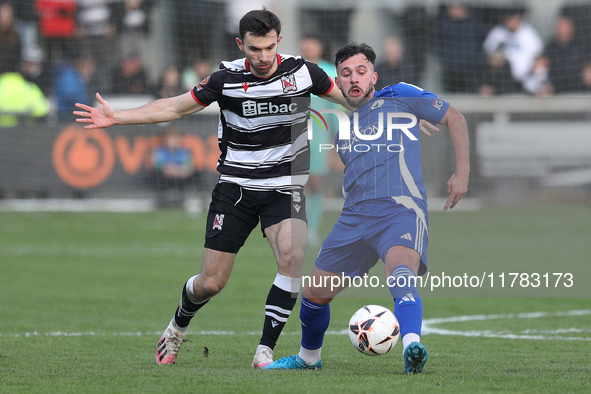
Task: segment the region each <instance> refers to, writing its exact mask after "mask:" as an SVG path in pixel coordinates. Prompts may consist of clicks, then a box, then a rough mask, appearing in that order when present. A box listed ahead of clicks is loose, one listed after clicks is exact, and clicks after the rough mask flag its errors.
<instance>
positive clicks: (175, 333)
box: [156, 184, 258, 364]
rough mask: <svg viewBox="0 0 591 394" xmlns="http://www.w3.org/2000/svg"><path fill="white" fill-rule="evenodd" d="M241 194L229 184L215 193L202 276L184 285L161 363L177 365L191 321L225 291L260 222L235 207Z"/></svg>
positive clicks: (161, 346) (161, 349)
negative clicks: (239, 252)
mask: <svg viewBox="0 0 591 394" xmlns="http://www.w3.org/2000/svg"><path fill="white" fill-rule="evenodd" d="M241 193H242V191H241V189H240V188H239V187H238V186H235V185H230V184H218V185H217V186H216V187H215V189H214V191H213V193H212V201H211V204H210V207H209V213H208V215H207V224H206V235H205V249H204V251H203V264H202V268H201V273H200V274H199V275H196V276H193V277H191V278H190V279H189V280H188V281H187V282H186V283H185V284H184V285H183V289H182V295H181V301H180V303H179V306H178V308H177V310H176V313H175V315H174V318H173V319H172V321H171V322H170V323H169V325H168V327H167V328H166V330H165V331H164V334H163V335H162V337H161V339H160V342H159V343H158V348H157V351H156V362H157V363H158V364H172V363H174V361H175V359H176V356H177V354H178V351H179V348H180V345H181V343H182V340H183V338H184V336H185V332H186V329H187V327H188V325H189V322H190V321H191V319H192V318H193V316H194V315H195V314H196V313H197V311H198V310H199V309H200V308H201V307H203V306H204V305H205V304H206V303H207V302H208V301H209V299H210V298H211V297H213V296H215V295H216V294H218V293H219V292H220V291H221V290H222V289H223V288H224V286H225V285H226V283H227V282H228V278H229V277H230V274H231V272H232V268H233V266H234V260H235V257H236V253H237V252H238V250H239V249H240V247H241V246H242V245H243V244H244V241H245V240H246V238H247V237H248V235H249V234H250V232H251V231H252V229H253V228H254V227H255V226H256V224H257V223H258V216H257V215H256V214H251V215H250V217H249V216H248V215H245V214H244V212H242V211H239V209H240V208H236V207H235V205H236V203H237V201H239V200H240V196H241Z"/></svg>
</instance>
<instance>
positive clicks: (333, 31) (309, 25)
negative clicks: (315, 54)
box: [299, 1, 355, 59]
mask: <svg viewBox="0 0 591 394" xmlns="http://www.w3.org/2000/svg"><path fill="white" fill-rule="evenodd" d="M354 7H355V4H352V3H350V2H343V3H341V4H339V6H338V7H326V6H325V5H323V4H322V2H320V1H318V2H316V3H314V2H306V3H303V4H302V7H301V8H300V25H299V26H300V29H301V30H302V31H301V33H303V34H304V35H307V34H313V35H316V36H318V37H322V40H323V42H324V43H325V51H326V54H327V57H328V58H329V59H332V58H334V54H335V53H336V52H337V51H338V50H339V49H340V48H341V47H342V46H343V45H345V44H347V43H348V42H349V41H350V38H349V33H350V31H351V18H352V16H353V12H354V11H355V8H354Z"/></svg>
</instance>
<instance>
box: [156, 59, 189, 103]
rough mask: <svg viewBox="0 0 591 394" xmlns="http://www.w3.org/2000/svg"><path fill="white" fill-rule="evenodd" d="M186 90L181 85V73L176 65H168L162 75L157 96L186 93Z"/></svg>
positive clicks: (163, 96) (165, 96)
mask: <svg viewBox="0 0 591 394" xmlns="http://www.w3.org/2000/svg"><path fill="white" fill-rule="evenodd" d="M185 92H186V90H185V89H183V87H182V86H181V75H180V73H179V69H178V68H177V67H176V66H168V68H166V70H164V73H163V74H162V77H161V78H160V83H159V84H158V87H157V88H156V96H157V97H158V98H167V97H174V96H178V95H180V94H183V93H185Z"/></svg>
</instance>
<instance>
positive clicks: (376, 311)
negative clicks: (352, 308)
mask: <svg viewBox="0 0 591 394" xmlns="http://www.w3.org/2000/svg"><path fill="white" fill-rule="evenodd" d="M348 333H349V339H350V340H351V344H352V345H353V347H354V348H355V349H357V350H359V351H360V352H361V353H363V354H366V355H368V356H381V355H383V354H386V353H388V352H389V351H390V349H392V348H393V347H394V345H396V342H398V338H400V325H399V324H398V320H397V319H396V316H394V314H393V313H392V312H391V311H390V310H389V309H388V308H384V307H383V306H380V305H366V306H364V307H363V308H361V309H359V310H358V311H357V312H355V314H354V315H353V317H351V320H350V321H349V329H348Z"/></svg>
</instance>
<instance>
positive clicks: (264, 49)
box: [236, 30, 281, 78]
mask: <svg viewBox="0 0 591 394" xmlns="http://www.w3.org/2000/svg"><path fill="white" fill-rule="evenodd" d="M279 41H281V36H277V32H276V31H275V30H272V31H271V32H269V33H268V34H267V35H266V36H264V37H260V36H255V35H253V34H251V33H246V35H245V36H244V40H241V39H240V38H236V43H237V44H238V48H240V50H241V51H244V55H245V56H246V59H247V60H248V64H249V65H250V70H251V71H252V73H253V74H254V75H255V76H257V77H260V78H266V77H268V76H270V75H271V74H273V73H274V72H275V71H276V70H277V46H278V45H279Z"/></svg>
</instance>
